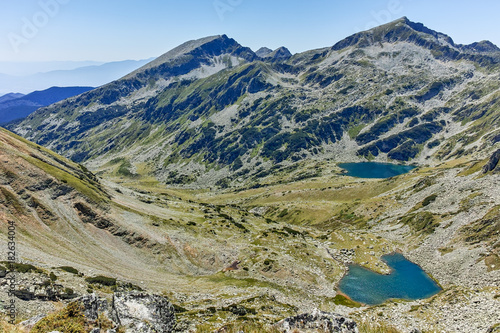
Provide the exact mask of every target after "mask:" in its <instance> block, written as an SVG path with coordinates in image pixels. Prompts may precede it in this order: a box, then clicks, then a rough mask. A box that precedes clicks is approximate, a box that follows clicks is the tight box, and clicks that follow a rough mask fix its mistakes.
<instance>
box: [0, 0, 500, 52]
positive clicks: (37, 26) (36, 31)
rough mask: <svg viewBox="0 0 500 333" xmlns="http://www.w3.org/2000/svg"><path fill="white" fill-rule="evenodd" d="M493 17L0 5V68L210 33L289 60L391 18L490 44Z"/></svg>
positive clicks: (294, 5)
mask: <svg viewBox="0 0 500 333" xmlns="http://www.w3.org/2000/svg"><path fill="white" fill-rule="evenodd" d="M499 13H500V1H498V0H484V1H481V0H476V1H470V0H468V1H465V0H455V1H440V0H432V1H431V0H359V1H355V0H354V1H347V0H309V1H305V0H304V1H298V0H175V1H172V0H141V1H139V0H99V1H98V0H0V61H53V60H75V61H82V60H96V61H115V60H124V59H146V58H150V57H154V56H159V55H161V54H162V53H164V52H166V51H168V50H170V49H172V48H173V47H175V46H177V45H179V44H181V43H183V42H184V41H187V40H190V39H197V38H200V37H204V36H208V35H218V34H227V35H228V36H229V37H232V38H234V39H236V40H237V41H238V42H239V43H240V44H242V45H244V46H248V47H250V48H252V49H253V50H256V49H258V48H259V47H261V46H267V47H270V48H276V47H279V46H286V47H288V48H289V49H290V51H291V52H292V53H296V52H301V51H305V50H309V49H314V48H319V47H324V46H331V45H333V44H335V43H336V42H337V41H339V40H341V39H342V38H344V37H347V36H349V35H351V34H353V33H355V32H357V31H360V30H366V29H367V28H370V27H372V26H375V25H379V24H383V23H386V22H388V21H392V20H394V19H397V18H399V17H401V16H407V17H408V18H409V19H410V20H412V21H416V22H422V23H424V24H425V25H426V26H427V27H429V28H431V29H434V30H437V31H440V32H443V33H446V34H448V35H450V36H451V37H452V38H453V39H454V40H455V42H457V43H462V44H468V43H471V42H474V41H480V40H484V39H488V40H490V41H492V42H493V43H495V44H497V45H500V23H499V22H500V20H498V15H499Z"/></svg>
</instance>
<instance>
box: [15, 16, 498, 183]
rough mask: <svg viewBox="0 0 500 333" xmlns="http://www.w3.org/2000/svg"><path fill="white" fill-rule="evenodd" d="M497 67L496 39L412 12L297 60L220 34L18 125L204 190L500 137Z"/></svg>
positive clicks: (430, 155) (435, 154) (66, 147)
mask: <svg viewBox="0 0 500 333" xmlns="http://www.w3.org/2000/svg"><path fill="white" fill-rule="evenodd" d="M499 66H500V50H499V49H498V48H497V47H496V46H495V45H493V44H492V43H490V42H488V41H482V42H478V43H474V44H471V45H460V44H455V43H454V42H453V40H452V39H451V38H450V37H449V36H447V35H445V34H443V33H439V32H436V31H433V30H431V29H429V28H427V27H425V26H424V25H422V24H420V23H414V22H411V21H410V20H408V19H407V18H401V19H399V20H396V21H394V22H391V23H388V24H385V25H382V26H379V27H376V28H373V29H371V30H368V31H364V32H360V33H357V34H354V35H352V36H349V37H347V38H345V39H344V40H341V41H339V42H338V43H336V44H335V45H333V46H332V47H325V48H322V49H317V50H311V51H307V52H303V53H299V54H295V55H291V54H290V52H289V51H288V50H287V49H286V48H279V49H277V50H274V51H272V50H270V49H266V48H262V49H260V50H259V51H257V53H255V52H253V51H252V50H251V49H249V48H248V47H244V46H242V45H240V44H238V43H237V42H236V41H235V40H234V39H231V38H229V37H227V36H226V35H222V36H212V37H206V38H202V39H199V40H194V41H189V42H186V43H184V44H183V45H181V46H179V47H177V48H175V49H173V50H171V51H169V52H167V53H166V54H164V55H162V56H160V57H158V58H157V59H155V60H154V61H152V62H150V63H148V64H146V65H145V66H143V67H141V68H140V69H138V70H136V71H134V72H132V73H131V74H129V75H127V76H125V77H123V78H122V79H120V80H117V81H114V82H112V83H109V84H107V85H105V86H102V87H100V88H97V89H95V90H93V91H91V92H88V93H85V94H82V95H80V96H79V97H77V98H75V99H73V100H71V101H67V102H62V103H59V104H57V105H52V106H50V107H47V108H43V109H40V110H38V111H37V112H36V113H34V114H33V115H31V116H30V117H28V118H27V119H26V120H24V121H23V122H22V123H21V124H18V125H16V126H11V127H10V128H11V129H12V130H14V131H16V132H17V133H20V134H21V135H23V136H25V137H27V138H29V139H30V140H34V141H36V142H37V143H39V144H41V145H45V146H48V147H49V148H51V149H54V150H56V151H57V152H59V153H62V154H64V155H66V156H68V157H70V158H72V159H73V160H75V161H92V163H94V164H93V165H94V166H103V165H105V164H106V163H108V162H109V161H111V160H113V161H121V162H123V161H124V160H125V161H126V163H132V162H131V161H140V162H141V163H142V162H144V163H147V165H148V168H147V169H148V170H149V173H150V174H149V175H154V176H155V177H156V178H157V179H158V180H160V181H163V182H167V183H170V184H184V185H186V186H193V187H196V186H207V185H208V184H212V185H213V184H218V185H221V186H226V185H228V184H233V185H235V184H239V181H238V179H240V178H242V177H241V175H245V179H247V180H249V181H250V180H251V179H258V178H262V177H265V176H267V175H269V174H270V172H271V171H272V170H275V169H276V168H280V167H286V166H288V165H290V164H297V163H300V162H301V161H304V160H308V159H316V160H327V159H334V160H338V161H360V160H377V161H398V162H405V163H409V162H412V163H417V164H438V163H440V162H441V161H443V160H447V159H450V158H457V157H459V156H468V155H471V154H484V153H486V152H483V151H482V150H481V149H479V148H480V147H483V145H484V147H489V146H491V145H492V144H494V143H495V142H498V141H499V140H500V139H499V137H500V135H499V134H500V133H499V132H498V128H499V114H500V113H499V109H498V107H499V105H500V83H499V81H498V79H497V76H498V68H499ZM49 117H50V119H51V121H50V122H49V121H47V119H48V118H49ZM145 152H147V153H146V154H145ZM121 162H120V163H121ZM127 165H128V164H127ZM142 169H144V168H142ZM130 170H134V167H133V166H131V169H130ZM252 177H255V178H252Z"/></svg>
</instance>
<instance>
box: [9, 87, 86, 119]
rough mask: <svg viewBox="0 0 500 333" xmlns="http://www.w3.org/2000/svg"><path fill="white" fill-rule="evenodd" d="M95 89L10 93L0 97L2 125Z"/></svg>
mask: <svg viewBox="0 0 500 333" xmlns="http://www.w3.org/2000/svg"><path fill="white" fill-rule="evenodd" d="M92 89H94V88H93V87H63V88H61V87H52V88H49V89H46V90H42V91H34V92H32V93H30V94H28V95H23V94H15V93H10V94H7V95H4V96H1V97H0V125H1V124H5V123H8V122H10V121H13V120H17V119H22V118H24V117H26V116H28V115H29V114H31V113H32V112H34V111H35V110H37V109H38V108H40V107H42V106H47V105H50V104H52V103H56V102H59V101H61V100H63V99H66V98H69V97H73V96H76V95H79V94H81V93H84V92H87V91H89V90H92Z"/></svg>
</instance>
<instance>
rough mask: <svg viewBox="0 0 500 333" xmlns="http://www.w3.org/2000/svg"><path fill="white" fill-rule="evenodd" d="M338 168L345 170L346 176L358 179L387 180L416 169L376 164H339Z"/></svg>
mask: <svg viewBox="0 0 500 333" xmlns="http://www.w3.org/2000/svg"><path fill="white" fill-rule="evenodd" d="M339 167H341V168H342V169H345V170H347V175H348V176H351V177H358V178H389V177H394V176H398V175H401V174H403V173H407V172H409V171H410V170H412V169H415V168H416V167H415V166H412V165H402V164H392V163H378V162H360V163H340V164H339Z"/></svg>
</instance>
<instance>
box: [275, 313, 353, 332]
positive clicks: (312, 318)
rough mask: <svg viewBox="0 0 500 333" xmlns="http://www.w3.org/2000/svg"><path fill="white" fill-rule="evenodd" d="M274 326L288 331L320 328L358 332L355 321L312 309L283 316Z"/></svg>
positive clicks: (331, 330)
mask: <svg viewBox="0 0 500 333" xmlns="http://www.w3.org/2000/svg"><path fill="white" fill-rule="evenodd" d="M275 326H276V328H278V329H279V330H280V331H282V332H286V333H290V332H293V331H294V330H320V331H321V332H336V333H358V327H357V325H356V323H355V322H354V321H353V320H351V319H349V318H346V317H343V316H341V315H338V314H335V313H329V312H323V311H320V310H314V311H313V312H311V313H304V314H300V315H298V316H295V317H289V318H285V319H283V320H281V321H279V322H278V323H276V325H275Z"/></svg>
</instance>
